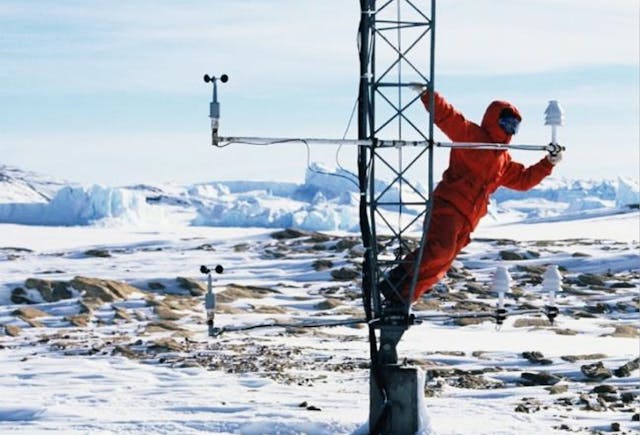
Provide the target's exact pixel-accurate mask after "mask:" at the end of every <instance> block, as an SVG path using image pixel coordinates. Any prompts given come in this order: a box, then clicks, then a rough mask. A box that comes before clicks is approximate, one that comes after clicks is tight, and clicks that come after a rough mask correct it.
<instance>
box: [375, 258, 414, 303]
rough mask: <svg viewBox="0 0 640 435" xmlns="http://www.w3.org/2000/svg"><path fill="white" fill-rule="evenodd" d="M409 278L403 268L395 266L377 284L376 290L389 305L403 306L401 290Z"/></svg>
mask: <svg viewBox="0 0 640 435" xmlns="http://www.w3.org/2000/svg"><path fill="white" fill-rule="evenodd" d="M409 278H410V276H409V274H408V273H407V272H406V271H405V269H404V267H402V266H396V267H394V268H393V269H391V270H390V271H389V272H387V273H386V274H385V276H384V277H383V278H382V279H381V280H380V281H379V282H378V290H379V291H380V293H381V294H382V296H384V299H385V300H386V301H388V302H389V303H391V304H404V303H405V302H406V301H405V300H404V298H403V297H402V290H403V289H404V286H405V284H406V283H407V281H408V280H409Z"/></svg>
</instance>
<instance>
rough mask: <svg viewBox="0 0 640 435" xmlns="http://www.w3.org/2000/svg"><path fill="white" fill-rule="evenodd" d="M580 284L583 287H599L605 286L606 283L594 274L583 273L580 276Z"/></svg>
mask: <svg viewBox="0 0 640 435" xmlns="http://www.w3.org/2000/svg"><path fill="white" fill-rule="evenodd" d="M577 279H578V282H579V283H580V284H582V285H597V286H604V285H605V282H604V280H603V279H602V277H600V276H599V275H595V274H593V273H583V274H581V275H578V278H577Z"/></svg>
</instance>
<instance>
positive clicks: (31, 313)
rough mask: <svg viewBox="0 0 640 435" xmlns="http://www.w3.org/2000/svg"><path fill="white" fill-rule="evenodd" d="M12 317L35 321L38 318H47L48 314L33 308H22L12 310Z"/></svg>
mask: <svg viewBox="0 0 640 435" xmlns="http://www.w3.org/2000/svg"><path fill="white" fill-rule="evenodd" d="M11 314H12V315H14V316H18V317H20V318H21V319H23V320H25V319H37V318H38V317H47V316H48V315H49V314H47V313H45V312H44V311H42V310H39V309H37V308H33V307H24V308H18V309H17V310H14V311H13V312H12V313H11Z"/></svg>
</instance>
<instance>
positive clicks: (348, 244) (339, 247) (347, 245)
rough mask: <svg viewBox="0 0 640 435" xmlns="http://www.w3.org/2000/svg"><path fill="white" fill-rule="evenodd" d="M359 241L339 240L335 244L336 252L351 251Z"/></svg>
mask: <svg viewBox="0 0 640 435" xmlns="http://www.w3.org/2000/svg"><path fill="white" fill-rule="evenodd" d="M359 244H360V241H359V240H357V239H340V240H338V243H336V251H338V252H341V251H344V250H347V249H351V248H353V247H354V246H358V245H359Z"/></svg>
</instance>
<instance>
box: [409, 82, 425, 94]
mask: <svg viewBox="0 0 640 435" xmlns="http://www.w3.org/2000/svg"><path fill="white" fill-rule="evenodd" d="M409 89H411V90H412V91H414V92H415V93H416V94H420V95H422V93H423V92H424V91H426V90H427V87H426V86H425V85H424V84H423V83H409Z"/></svg>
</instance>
